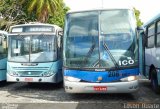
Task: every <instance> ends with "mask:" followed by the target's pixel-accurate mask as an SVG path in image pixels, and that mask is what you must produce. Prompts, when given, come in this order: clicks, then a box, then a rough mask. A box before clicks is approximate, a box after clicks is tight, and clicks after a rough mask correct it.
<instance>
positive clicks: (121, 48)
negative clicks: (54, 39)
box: [64, 9, 138, 69]
mask: <svg viewBox="0 0 160 109" xmlns="http://www.w3.org/2000/svg"><path fill="white" fill-rule="evenodd" d="M135 30H136V22H135V17H134V13H133V11H131V10H127V9H120V10H101V11H90V12H89V11H88V12H78V13H70V14H68V15H67V21H66V27H65V34H64V52H65V53H64V65H65V66H66V67H73V68H109V69H110V68H113V69H114V68H116V67H118V68H119V67H120V68H124V67H132V66H137V65H138V47H137V36H136V31H135Z"/></svg>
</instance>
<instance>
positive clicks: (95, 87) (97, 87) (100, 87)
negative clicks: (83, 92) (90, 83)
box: [93, 86, 107, 91]
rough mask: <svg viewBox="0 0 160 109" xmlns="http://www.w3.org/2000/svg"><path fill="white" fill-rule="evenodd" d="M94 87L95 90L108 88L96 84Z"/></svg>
mask: <svg viewBox="0 0 160 109" xmlns="http://www.w3.org/2000/svg"><path fill="white" fill-rule="evenodd" d="M93 88H94V90H95V91H106V90H107V87H106V86H94V87H93Z"/></svg>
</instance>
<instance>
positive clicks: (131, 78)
mask: <svg viewBox="0 0 160 109" xmlns="http://www.w3.org/2000/svg"><path fill="white" fill-rule="evenodd" d="M137 79H138V78H137V76H129V77H126V78H122V79H121V81H123V82H127V81H134V80H137Z"/></svg>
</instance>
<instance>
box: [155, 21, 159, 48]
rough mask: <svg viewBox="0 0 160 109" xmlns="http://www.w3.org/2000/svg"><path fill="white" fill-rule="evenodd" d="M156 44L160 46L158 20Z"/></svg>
mask: <svg viewBox="0 0 160 109" xmlns="http://www.w3.org/2000/svg"><path fill="white" fill-rule="evenodd" d="M156 43H157V46H160V21H159V22H158V23H157V42H156Z"/></svg>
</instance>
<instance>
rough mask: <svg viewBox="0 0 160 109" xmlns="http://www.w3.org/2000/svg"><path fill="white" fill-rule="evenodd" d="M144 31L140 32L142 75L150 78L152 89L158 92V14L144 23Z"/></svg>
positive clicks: (159, 44)
mask: <svg viewBox="0 0 160 109" xmlns="http://www.w3.org/2000/svg"><path fill="white" fill-rule="evenodd" d="M144 28H145V30H144V33H142V38H141V39H142V41H141V43H143V45H145V46H143V48H142V50H141V52H142V54H144V56H143V58H142V62H143V63H144V72H143V74H144V76H145V77H147V78H148V79H150V80H151V85H152V89H153V90H154V91H155V92H156V93H160V14H158V15H156V16H155V17H153V18H152V19H151V20H149V21H148V22H147V23H146V24H144Z"/></svg>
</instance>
